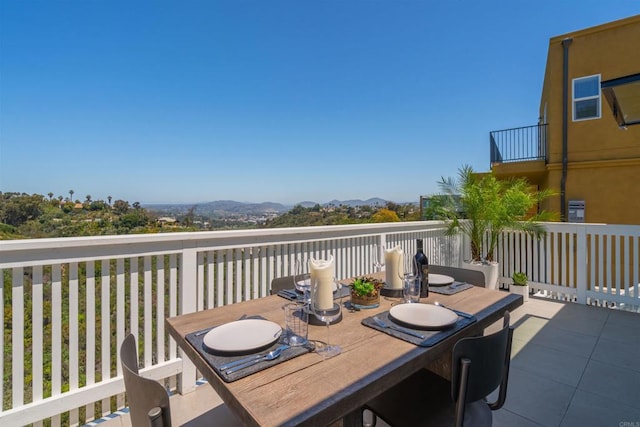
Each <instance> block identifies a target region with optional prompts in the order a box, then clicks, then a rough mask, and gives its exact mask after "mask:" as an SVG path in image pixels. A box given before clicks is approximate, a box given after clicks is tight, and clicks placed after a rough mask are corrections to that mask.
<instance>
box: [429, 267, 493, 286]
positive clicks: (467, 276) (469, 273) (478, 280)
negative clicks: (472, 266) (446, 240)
mask: <svg viewBox="0 0 640 427" xmlns="http://www.w3.org/2000/svg"><path fill="white" fill-rule="evenodd" d="M429 273H431V274H444V275H446V276H451V277H453V279H454V280H455V281H456V282H466V283H470V284H472V285H474V286H484V285H485V281H484V274H483V273H482V272H481V271H476V270H469V269H468V268H460V267H449V266H445V265H435V264H430V265H429Z"/></svg>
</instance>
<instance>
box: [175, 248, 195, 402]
mask: <svg viewBox="0 0 640 427" xmlns="http://www.w3.org/2000/svg"><path fill="white" fill-rule="evenodd" d="M197 271H198V251H197V249H196V248H195V247H190V248H184V249H183V251H182V256H181V257H180V269H179V278H178V280H179V281H178V284H179V286H178V293H179V298H180V314H187V313H193V312H195V311H196V309H197ZM179 355H180V357H181V358H182V375H180V380H179V381H178V393H180V394H186V393H191V392H192V391H194V390H195V388H196V367H195V365H194V364H193V363H192V362H191V360H189V358H188V357H187V356H186V355H185V354H184V353H183V352H182V350H180V351H179Z"/></svg>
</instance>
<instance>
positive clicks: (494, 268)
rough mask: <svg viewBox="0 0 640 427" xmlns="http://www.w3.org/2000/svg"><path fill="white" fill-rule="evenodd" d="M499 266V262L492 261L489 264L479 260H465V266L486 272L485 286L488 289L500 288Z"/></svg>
mask: <svg viewBox="0 0 640 427" xmlns="http://www.w3.org/2000/svg"><path fill="white" fill-rule="evenodd" d="M499 267H500V264H498V263H497V262H490V263H489V264H483V263H481V262H477V261H473V262H466V261H465V262H464V268H468V269H469V270H477V271H481V272H482V273H483V274H484V287H485V288H487V289H498V273H499Z"/></svg>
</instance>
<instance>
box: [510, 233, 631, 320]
mask: <svg viewBox="0 0 640 427" xmlns="http://www.w3.org/2000/svg"><path fill="white" fill-rule="evenodd" d="M545 226H546V229H547V234H546V235H545V236H544V237H543V238H542V239H540V240H536V239H534V238H532V237H530V236H526V235H524V234H522V233H516V232H511V233H504V235H503V236H502V239H501V241H500V246H499V248H498V254H497V259H498V260H499V261H500V265H501V270H502V272H501V275H502V277H501V278H500V280H501V282H502V284H503V285H506V284H508V283H509V282H510V277H511V275H512V274H513V272H515V271H523V272H526V273H527V274H528V276H529V279H530V287H531V288H532V289H533V291H534V292H539V293H540V294H542V295H547V296H551V297H553V298H559V299H564V300H568V301H576V302H578V303H580V304H595V305H602V306H615V307H618V308H624V309H629V310H633V311H638V308H639V307H640V293H639V292H638V290H639V287H640V251H639V244H640V226H630V225H608V224H568V223H547V224H545Z"/></svg>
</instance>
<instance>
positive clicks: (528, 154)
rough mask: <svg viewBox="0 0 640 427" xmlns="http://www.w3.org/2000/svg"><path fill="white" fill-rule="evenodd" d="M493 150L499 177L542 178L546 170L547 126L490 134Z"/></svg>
mask: <svg viewBox="0 0 640 427" xmlns="http://www.w3.org/2000/svg"><path fill="white" fill-rule="evenodd" d="M489 149H490V153H491V169H492V170H493V172H494V173H495V174H496V175H498V176H502V175H509V176H514V175H515V176H525V177H535V176H537V175H540V174H542V173H544V172H545V171H546V163H547V124H546V123H544V124H538V125H533V126H525V127H519V128H512V129H503V130H496V131H492V132H489Z"/></svg>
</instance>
